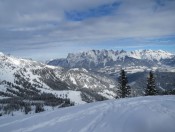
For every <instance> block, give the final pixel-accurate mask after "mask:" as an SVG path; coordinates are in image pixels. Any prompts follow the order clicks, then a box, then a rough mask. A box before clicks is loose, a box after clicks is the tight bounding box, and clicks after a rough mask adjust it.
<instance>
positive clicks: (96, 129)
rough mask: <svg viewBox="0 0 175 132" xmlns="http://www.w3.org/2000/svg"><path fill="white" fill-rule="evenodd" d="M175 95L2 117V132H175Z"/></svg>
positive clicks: (0, 121) (111, 101)
mask: <svg viewBox="0 0 175 132" xmlns="http://www.w3.org/2000/svg"><path fill="white" fill-rule="evenodd" d="M174 115H175V96H157V97H156V96H153V97H137V98H128V99H120V100H109V101H103V102H98V103H91V104H86V105H82V106H76V107H71V108H63V109H59V110H54V111H47V112H43V113H39V114H35V115H27V116H18V117H15V116H14V117H12V116H11V117H10V116H6V117H5V116H4V117H1V118H0V130H1V132H12V131H13V132H48V131H50V132H58V131H60V132H175V116H174Z"/></svg>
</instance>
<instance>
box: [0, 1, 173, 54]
mask: <svg viewBox="0 0 175 132" xmlns="http://www.w3.org/2000/svg"><path fill="white" fill-rule="evenodd" d="M174 7H175V0H132V1H131V0H107V1H106V0H71V1H69V0H30V1H24V0H13V1H12V0H0V48H1V51H4V52H11V53H16V54H17V53H19V54H24V53H22V51H27V50H30V51H37V50H39V51H42V52H41V53H44V52H49V50H48V49H50V51H54V52H56V51H55V50H56V49H57V51H58V52H59V54H60V56H63V55H64V54H65V53H64V52H69V51H74V50H79V49H78V48H76V47H81V49H82V48H83V47H84V49H88V48H91V47H89V45H91V46H92V45H93V46H92V47H93V48H95V46H94V45H96V48H106V47H107V45H109V47H108V48H110V47H111V48H112V47H119V46H120V44H122V43H124V42H125V39H126V40H127V39H131V40H132V41H129V42H128V43H126V44H125V46H140V45H145V44H147V45H150V44H155V45H158V44H164V45H165V44H166V45H169V46H172V45H174V44H175V43H174V42H175V39H174V38H175V24H174V23H175V17H174V14H175V8H174ZM161 38H163V40H161ZM121 40H124V42H123V41H121ZM133 40H136V41H133ZM105 42H106V43H105ZM119 42H120V43H119ZM105 44H106V46H104V45H105ZM71 47H72V48H71ZM67 48H70V49H69V50H67ZM71 49H72V50H71ZM64 50H65V51H64ZM48 54H49V53H48ZM55 54H56V53H55ZM57 54H58V53H57ZM51 55H53V54H50V55H49V56H51ZM28 56H29V55H28ZM38 56H39V54H38Z"/></svg>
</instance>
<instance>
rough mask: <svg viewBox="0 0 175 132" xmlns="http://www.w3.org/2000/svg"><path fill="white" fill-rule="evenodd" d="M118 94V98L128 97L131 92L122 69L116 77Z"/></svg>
mask: <svg viewBox="0 0 175 132" xmlns="http://www.w3.org/2000/svg"><path fill="white" fill-rule="evenodd" d="M118 83H119V85H118V89H119V90H118V95H119V98H125V97H128V96H129V95H130V94H131V88H130V86H129V85H128V79H127V76H126V73H125V71H124V70H121V72H120V76H119V78H118Z"/></svg>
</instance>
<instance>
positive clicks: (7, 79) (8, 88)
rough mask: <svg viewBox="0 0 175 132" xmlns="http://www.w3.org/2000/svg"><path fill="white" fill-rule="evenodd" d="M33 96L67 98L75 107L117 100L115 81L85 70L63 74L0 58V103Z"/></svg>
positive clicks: (56, 69)
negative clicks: (46, 95)
mask: <svg viewBox="0 0 175 132" xmlns="http://www.w3.org/2000/svg"><path fill="white" fill-rule="evenodd" d="M30 92H33V93H35V94H36V96H39V95H38V94H41V93H43V92H44V93H47V94H49V93H51V94H53V95H55V96H56V97H59V98H69V99H70V100H71V101H72V102H74V103H75V104H82V103H86V102H93V101H97V100H104V99H112V98H115V97H116V81H115V80H113V79H111V78H108V77H106V76H104V75H103V76H101V75H100V74H94V73H92V72H89V71H87V70H85V69H83V68H82V69H80V68H75V69H69V70H66V69H64V68H61V67H54V66H49V65H45V64H42V63H39V62H36V61H32V60H26V59H21V58H16V57H13V56H7V55H4V54H3V53H1V54H0V99H6V98H11V97H21V96H25V95H27V94H29V93H30Z"/></svg>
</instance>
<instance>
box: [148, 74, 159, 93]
mask: <svg viewBox="0 0 175 132" xmlns="http://www.w3.org/2000/svg"><path fill="white" fill-rule="evenodd" d="M156 94H157V90H156V85H155V78H154V74H153V72H152V71H150V73H149V77H148V78H147V88H146V90H145V95H146V96H148V95H156Z"/></svg>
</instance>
